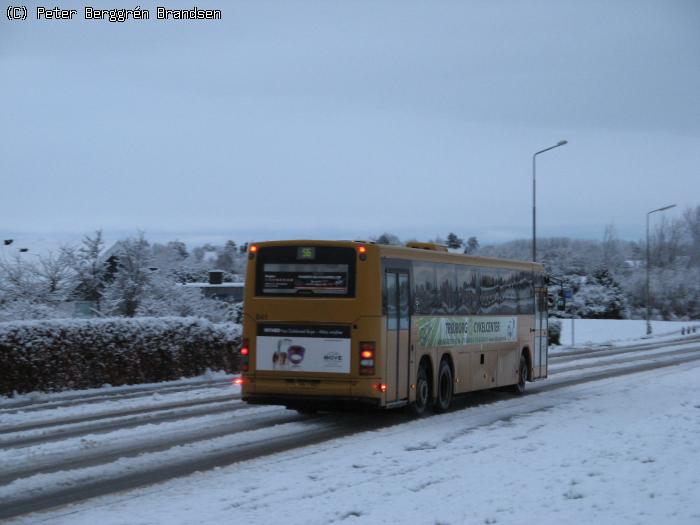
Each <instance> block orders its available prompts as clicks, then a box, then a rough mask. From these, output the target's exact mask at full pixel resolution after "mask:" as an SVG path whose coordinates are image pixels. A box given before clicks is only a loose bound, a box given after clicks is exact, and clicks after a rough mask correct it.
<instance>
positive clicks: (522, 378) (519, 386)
mask: <svg viewBox="0 0 700 525" xmlns="http://www.w3.org/2000/svg"><path fill="white" fill-rule="evenodd" d="M527 372H528V370H527V359H525V356H524V355H521V356H520V368H519V369H518V382H517V383H516V384H514V385H513V386H512V387H511V390H512V391H513V393H515V394H524V393H525V382H526V381H527Z"/></svg>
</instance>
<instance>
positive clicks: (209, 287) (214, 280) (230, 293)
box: [182, 270, 245, 303]
mask: <svg viewBox="0 0 700 525" xmlns="http://www.w3.org/2000/svg"><path fill="white" fill-rule="evenodd" d="M223 279H224V272H223V271H221V270H211V271H209V281H208V282H206V283H185V284H183V285H182V286H187V287H190V288H199V289H200V290H201V291H202V294H203V295H204V296H205V297H209V298H211V299H218V300H220V301H226V302H227V303H240V302H242V301H243V289H244V286H245V283H243V282H235V283H234V282H223Z"/></svg>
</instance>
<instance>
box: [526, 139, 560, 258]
mask: <svg viewBox="0 0 700 525" xmlns="http://www.w3.org/2000/svg"><path fill="white" fill-rule="evenodd" d="M566 144H568V141H566V140H560V141H559V142H557V143H556V144H555V145H554V146H550V147H548V148H545V149H541V150H540V151H537V152H535V154H534V155H533V156H532V262H537V206H536V201H535V194H536V189H537V187H536V182H535V180H536V174H537V155H539V154H540V153H544V152H545V151H549V150H550V149H554V148H558V147H559V146H564V145H566Z"/></svg>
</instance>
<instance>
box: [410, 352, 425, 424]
mask: <svg viewBox="0 0 700 525" xmlns="http://www.w3.org/2000/svg"><path fill="white" fill-rule="evenodd" d="M429 403H430V383H429V381H428V370H427V367H426V366H425V364H424V363H421V365H420V367H419V368H418V377H417V378H416V400H415V401H413V402H412V403H411V404H410V405H409V406H408V408H409V410H410V411H411V413H412V414H413V415H414V416H422V415H423V414H425V411H426V410H427V408H428V404H429Z"/></svg>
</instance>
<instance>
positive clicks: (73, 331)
mask: <svg viewBox="0 0 700 525" xmlns="http://www.w3.org/2000/svg"><path fill="white" fill-rule="evenodd" d="M239 341H240V325H237V324H233V323H216V324H215V323H212V322H210V321H207V320H206V319H201V318H196V317H160V318H152V317H139V318H116V317H115V318H102V319H87V320H84V319H61V320H41V321H16V322H9V323H0V395H12V394H13V392H18V393H24V392H32V391H37V390H38V391H57V390H65V389H76V388H94V387H99V386H102V385H104V384H110V385H114V386H117V385H124V384H137V383H151V382H157V381H167V380H173V379H178V378H180V377H191V376H195V375H199V374H201V373H203V372H204V371H205V370H207V369H211V370H225V371H234V370H237V368H238V355H237V350H238V345H239Z"/></svg>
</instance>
